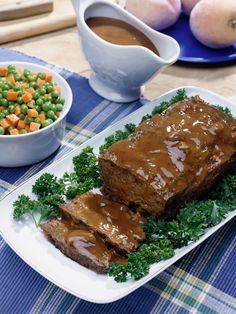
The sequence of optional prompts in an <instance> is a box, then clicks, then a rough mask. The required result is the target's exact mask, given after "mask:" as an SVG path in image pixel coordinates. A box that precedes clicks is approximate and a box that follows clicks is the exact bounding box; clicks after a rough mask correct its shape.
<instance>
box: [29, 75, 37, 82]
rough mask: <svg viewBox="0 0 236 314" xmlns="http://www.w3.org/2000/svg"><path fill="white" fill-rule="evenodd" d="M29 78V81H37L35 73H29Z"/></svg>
mask: <svg viewBox="0 0 236 314" xmlns="http://www.w3.org/2000/svg"><path fill="white" fill-rule="evenodd" d="M27 80H28V81H29V82H35V80H36V77H35V76H33V75H29V76H28V77H27Z"/></svg>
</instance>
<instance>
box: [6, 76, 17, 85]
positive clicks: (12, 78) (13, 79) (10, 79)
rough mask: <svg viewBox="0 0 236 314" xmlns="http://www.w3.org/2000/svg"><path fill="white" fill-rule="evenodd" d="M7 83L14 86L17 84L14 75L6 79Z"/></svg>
mask: <svg viewBox="0 0 236 314" xmlns="http://www.w3.org/2000/svg"><path fill="white" fill-rule="evenodd" d="M6 81H7V82H8V83H12V84H13V85H15V84H16V81H15V78H14V76H13V75H10V76H7V77H6Z"/></svg>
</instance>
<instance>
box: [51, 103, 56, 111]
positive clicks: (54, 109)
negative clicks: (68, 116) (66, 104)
mask: <svg viewBox="0 0 236 314" xmlns="http://www.w3.org/2000/svg"><path fill="white" fill-rule="evenodd" d="M50 110H52V111H53V112H57V106H56V105H54V104H51V106H50Z"/></svg>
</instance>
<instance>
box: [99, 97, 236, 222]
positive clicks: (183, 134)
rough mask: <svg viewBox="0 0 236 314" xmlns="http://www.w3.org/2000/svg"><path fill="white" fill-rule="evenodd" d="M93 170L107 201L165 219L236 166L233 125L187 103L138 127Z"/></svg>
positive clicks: (235, 128) (202, 105)
mask: <svg viewBox="0 0 236 314" xmlns="http://www.w3.org/2000/svg"><path fill="white" fill-rule="evenodd" d="M99 165H100V174H101V178H102V181H103V187H102V191H103V193H104V194H105V195H107V196H109V197H110V199H112V200H115V201H118V202H121V203H124V204H126V205H127V206H131V207H133V208H135V209H136V210H138V211H140V212H142V213H146V214H148V215H150V214H151V215H152V216H153V217H154V218H157V217H160V216H162V217H163V216H164V217H170V216H173V215H174V214H175V213H176V209H177V208H178V206H179V205H180V204H181V203H182V202H184V201H186V200H189V199H191V198H193V197H198V196H200V195H202V194H203V193H204V192H205V191H207V190H208V189H209V188H210V187H211V186H212V184H213V183H214V182H215V181H216V179H217V178H218V177H219V176H220V175H222V174H223V173H225V172H226V171H227V170H229V169H230V168H232V167H234V166H235V165H236V120H235V119H233V118H232V117H230V116H228V115H226V114H224V113H223V112H221V111H219V110H218V109H216V108H214V107H212V106H210V105H209V104H207V103H205V102H204V101H203V100H202V99H200V98H199V97H198V96H196V97H192V98H190V99H187V100H185V101H182V102H179V103H177V104H176V105H174V106H172V107H170V108H169V109H167V110H166V111H165V112H163V113H162V114H159V115H155V116H154V117H152V118H151V119H149V120H147V121H146V122H144V123H142V124H140V126H139V127H138V128H137V129H136V131H135V132H134V133H133V134H132V135H131V136H130V137H129V138H128V139H126V140H122V141H119V142H117V143H115V144H113V145H112V146H111V147H110V148H109V149H108V150H106V151H105V152H104V153H103V154H102V155H100V157H99Z"/></svg>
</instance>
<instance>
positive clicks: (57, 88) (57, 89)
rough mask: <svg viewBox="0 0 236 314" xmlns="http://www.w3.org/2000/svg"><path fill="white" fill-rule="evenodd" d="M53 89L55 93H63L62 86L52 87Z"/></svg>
mask: <svg viewBox="0 0 236 314" xmlns="http://www.w3.org/2000/svg"><path fill="white" fill-rule="evenodd" d="M52 89H53V90H54V91H55V92H58V93H60V91H61V89H60V86H58V85H54V86H53V87H52Z"/></svg>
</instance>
